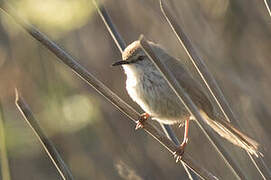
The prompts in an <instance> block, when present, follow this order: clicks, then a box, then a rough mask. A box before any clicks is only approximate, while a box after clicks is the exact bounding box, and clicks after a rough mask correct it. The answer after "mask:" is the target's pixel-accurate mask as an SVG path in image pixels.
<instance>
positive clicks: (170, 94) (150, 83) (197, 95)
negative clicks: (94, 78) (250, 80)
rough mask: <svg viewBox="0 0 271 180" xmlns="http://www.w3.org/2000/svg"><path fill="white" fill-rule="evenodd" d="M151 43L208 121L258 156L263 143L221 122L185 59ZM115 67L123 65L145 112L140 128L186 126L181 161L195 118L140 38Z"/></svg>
mask: <svg viewBox="0 0 271 180" xmlns="http://www.w3.org/2000/svg"><path fill="white" fill-rule="evenodd" d="M148 43H149V45H150V46H151V49H152V50H153V52H154V53H155V55H156V56H158V57H159V59H160V60H161V61H162V63H164V64H165V65H166V66H167V68H168V69H169V70H170V71H171V72H172V73H173V75H174V77H175V78H176V80H177V81H178V83H179V84H180V85H181V87H182V88H183V89H184V90H185V92H186V93H187V94H188V95H189V97H190V98H191V100H192V101H193V102H194V104H195V105H196V106H197V108H198V109H199V111H200V113H201V115H202V117H203V119H204V120H205V122H206V124H207V125H209V126H210V127H211V129H213V130H214V131H215V132H216V133H218V134H219V135H220V136H221V137H223V138H225V139H226V140H228V141H229V142H231V143H233V144H234V145H237V146H239V147H241V148H243V149H244V150H246V151H248V152H249V153H250V154H253V155H255V156H256V157H258V155H259V154H260V152H259V150H258V148H259V144H258V143H257V142H256V141H255V140H253V139H252V138H250V137H248V136H247V135H245V134H244V133H242V132H241V131H239V130H238V129H237V128H235V127H234V126H233V125H232V124H231V123H229V122H226V121H225V120H223V121H217V118H218V117H219V116H218V115H217V114H218V113H216V111H215V108H214V106H213V105H212V103H211V101H210V100H209V98H208V96H207V95H206V93H205V91H204V90H203V88H202V86H201V85H200V83H199V82H198V81H197V80H196V79H194V78H193V76H192V75H191V74H190V73H189V72H188V70H187V69H186V68H185V67H184V65H183V64H182V63H181V61H180V60H178V59H176V58H174V57H172V56H171V55H169V54H168V53H167V51H166V50H165V49H164V48H162V47H161V46H160V45H159V44H156V43H153V42H151V41H148ZM112 66H122V67H123V69H124V72H125V74H126V76H127V79H126V90H127V92H128V94H129V96H130V97H131V99H132V100H133V101H135V102H136V103H137V104H138V105H139V106H140V107H141V108H142V109H143V110H144V111H145V113H143V114H142V115H141V116H140V119H139V121H138V122H137V125H136V129H139V128H142V127H144V122H145V121H146V120H147V119H152V120H156V121H158V122H160V123H164V124H169V125H171V124H176V123H179V124H180V125H184V126H185V131H184V138H183V141H182V143H181V144H180V145H179V146H178V148H177V149H176V151H175V153H174V154H175V156H176V157H177V161H178V160H180V159H181V157H182V155H183V153H184V149H185V147H186V145H187V142H188V130H189V122H190V120H193V119H195V118H194V117H193V116H192V115H191V114H190V113H189V111H188V110H187V109H186V107H185V106H184V104H183V103H182V102H181V101H180V100H179V99H178V98H177V96H176V94H175V93H174V91H173V90H172V89H171V88H170V86H169V84H168V82H167V81H166V80H165V79H164V77H163V76H162V74H161V73H160V71H159V70H158V69H157V68H156V67H155V65H154V64H153V62H152V61H151V60H150V59H149V57H148V56H147V55H146V53H145V52H144V50H143V49H142V48H141V45H140V41H139V40H136V41H134V42H132V43H131V44H129V45H128V46H127V47H126V48H125V50H124V51H123V52H122V60H120V61H117V62H115V63H113V64H112ZM150 117H151V118H150ZM221 122H223V123H221Z"/></svg>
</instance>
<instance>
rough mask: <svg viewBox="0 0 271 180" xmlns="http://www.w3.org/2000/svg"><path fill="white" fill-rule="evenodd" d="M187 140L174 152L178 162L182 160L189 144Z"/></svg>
mask: <svg viewBox="0 0 271 180" xmlns="http://www.w3.org/2000/svg"><path fill="white" fill-rule="evenodd" d="M187 140H188V139H186V140H185V141H184V142H183V143H182V144H181V145H180V146H179V147H178V148H177V149H176V151H175V152H174V153H173V155H174V158H175V159H176V163H178V162H179V161H181V160H182V156H183V154H184V149H185V146H186V145H187Z"/></svg>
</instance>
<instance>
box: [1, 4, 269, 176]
mask: <svg viewBox="0 0 271 180" xmlns="http://www.w3.org/2000/svg"><path fill="white" fill-rule="evenodd" d="M10 2H11V3H12V5H13V6H14V7H15V8H16V9H17V12H18V13H20V14H21V16H22V17H24V18H26V19H27V20H28V21H29V22H31V23H32V24H34V25H35V26H36V27H37V28H39V29H40V30H41V31H42V32H44V33H45V34H47V35H48V36H49V37H50V38H51V39H53V40H54V41H56V42H57V43H58V44H59V45H60V46H61V47H63V48H64V49H65V50H66V51H67V52H69V53H70V54H72V55H73V56H74V57H76V58H77V59H78V60H79V62H80V63H81V64H82V65H83V66H85V67H86V68H87V69H88V70H89V71H90V72H91V73H93V74H94V75H95V76H96V77H97V78H98V79H100V80H101V81H102V82H103V83H104V84H105V85H107V86H108V87H110V88H111V89H112V90H113V91H114V92H116V93H117V94H118V95H119V96H120V97H121V98H123V99H124V100H126V101H127V102H128V103H129V104H130V105H132V106H133V107H134V108H136V109H137V110H138V111H139V112H141V113H142V110H141V109H140V108H139V107H138V106H137V105H136V104H135V103H134V102H133V101H132V100H131V99H130V98H129V96H128V94H127V92H126V90H125V79H126V77H125V75H124V73H123V70H122V69H121V68H120V67H115V68H112V67H111V64H112V63H113V62H115V61H116V60H120V59H121V54H120V52H119V50H118V49H117V47H116V45H115V44H114V42H113V40H112V38H111V36H110V35H109V33H108V31H107V30H106V28H105V26H104V24H103V22H102V20H101V18H100V17H99V16H98V14H97V12H96V10H95V8H94V6H93V4H92V2H91V1H89V0H69V1H59V0H47V1H42V0H13V1H10ZM103 2H104V5H105V7H106V9H107V10H108V12H109V14H110V15H111V17H112V19H113V21H114V23H115V25H116V27H117V28H118V30H119V32H120V33H121V35H122V36H123V37H124V39H125V41H126V43H127V44H129V43H131V42H133V41H134V40H136V39H138V37H139V35H140V34H144V35H145V36H146V38H148V39H149V40H151V41H154V42H157V43H159V44H161V45H162V46H163V47H164V48H165V49H167V50H168V51H169V52H170V53H171V54H172V55H174V56H176V57H178V58H179V59H181V60H182V62H183V63H184V64H185V65H186V67H187V68H188V69H189V70H190V71H191V72H192V73H193V74H194V75H195V78H198V77H197V75H196V73H195V70H194V68H193V67H192V65H191V63H190V61H189V59H188V57H187V55H186V54H185V51H184V50H183V48H182V47H181V46H180V44H179V43H178V41H177V38H176V37H175V35H174V34H173V32H172V30H171V29H170V27H169V26H168V24H167V22H166V20H165V18H164V17H163V16H162V13H161V11H160V9H159V2H158V1H157V0H133V1H131V0H130V1H123V0H114V1H112V0H104V1H103ZM169 5H171V9H172V13H173V14H174V15H175V16H176V17H177V18H178V22H179V23H180V24H181V25H182V26H183V27H184V30H185V32H186V33H187V35H188V36H189V38H190V39H191V41H192V42H193V45H194V46H195V48H196V50H197V52H198V54H199V55H200V56H201V57H202V58H203V59H204V60H205V62H206V64H207V66H208V68H209V69H210V71H211V72H212V73H213V74H214V76H215V78H216V80H217V81H218V84H219V85H220V87H221V88H222V91H223V92H224V94H225V97H226V98H227V100H228V101H229V104H230V105H231V107H232V109H233V111H234V113H235V114H236V117H237V119H238V120H239V122H240V125H241V127H242V128H241V129H242V131H243V132H245V133H246V134H248V135H249V136H250V137H252V138H253V139H255V140H257V141H258V142H259V143H260V144H261V151H262V153H263V154H264V160H265V162H266V164H267V166H268V167H270V165H271V155H270V153H269V152H270V150H271V141H270V138H271V112H270V108H271V95H270V89H271V78H270V77H271V61H270V52H271V39H270V37H271V18H270V16H269V15H268V12H267V10H266V8H265V6H264V2H263V1H258V0H250V1H234V0H219V1H217V0H206V1H201V0H190V1H179V0H170V1H169ZM0 17H1V19H0V21H1V22H0V102H1V111H0V112H2V115H1V116H0V118H1V121H2V123H4V130H5V132H6V134H5V135H6V143H7V152H8V158H9V165H10V174H11V178H12V179H16V180H17V179H18V180H19V179H20V180H24V179H25V180H26V179H27V180H29V179H31V180H32V179H33V180H36V179H39V180H43V179H44V180H45V179H60V176H59V175H58V172H57V170H56V169H55V167H54V165H53V164H52V162H51V161H50V159H49V158H48V156H47V155H46V153H45V151H44V149H43V148H42V147H41V144H40V143H39V141H38V140H37V138H36V137H35V135H34V133H33V131H32V130H31V129H30V127H29V126H28V125H27V124H26V122H25V121H24V119H23V118H22V116H21V114H20V113H19V111H18V110H17V108H16V107H15V104H14V100H15V96H14V87H15V86H17V87H19V88H20V90H21V92H22V94H23V96H24V98H25V100H26V101H27V102H28V104H29V105H30V107H31V109H32V111H33V113H34V116H35V117H36V119H37V120H38V121H39V123H40V125H41V127H42V128H43V130H44V131H45V132H46V134H47V135H48V136H49V137H50V138H51V140H52V141H53V143H54V144H55V145H56V147H57V149H58V150H59V152H60V154H61V155H62V157H63V158H64V161H65V162H66V163H67V164H68V166H69V167H70V169H71V171H72V173H73V175H74V177H75V179H80V180H81V179H82V180H87V179H100V180H103V179H112V180H117V179H129V180H141V179H142V180H143V179H188V177H187V175H186V174H185V172H184V170H183V168H182V167H181V166H179V165H176V163H175V160H174V159H173V157H172V155H170V154H169V152H168V151H167V150H166V149H165V148H164V147H162V146H161V145H160V144H159V143H158V142H156V141H155V140H154V139H152V138H151V137H150V136H149V135H147V134H146V133H145V132H144V131H143V130H139V131H135V130H134V128H135V124H134V123H132V122H131V121H130V120H129V119H128V118H127V117H126V116H125V115H123V114H122V113H120V112H119V111H118V110H117V109H116V108H115V107H114V106H113V105H111V104H110V103H109V102H108V101H107V100H105V99H104V98H103V97H102V96H100V95H99V94H98V93H96V92H95V91H94V90H93V89H92V88H91V87H89V86H88V85H86V83H85V82H83V81H82V80H81V79H80V78H78V77H77V76H76V75H75V74H74V73H73V72H71V70H70V69H68V68H67V67H66V66H65V65H63V64H62V63H61V62H60V61H59V60H58V59H57V58H56V57H55V56H54V55H53V54H52V53H50V52H49V51H48V50H47V49H46V48H44V47H43V46H42V45H40V44H39V43H38V42H37V41H36V40H34V39H33V38H32V37H30V36H29V35H28V34H27V33H26V32H24V30H23V29H21V28H20V27H19V26H18V25H16V23H14V21H13V20H12V19H11V18H10V17H8V16H6V14H4V13H3V12H2V11H1V13H0ZM176 127H177V126H176ZM176 127H173V128H174V131H175V132H176V134H177V135H178V137H179V139H180V140H182V134H183V128H176ZM190 135H191V136H190V139H189V145H188V147H187V151H186V153H189V154H190V155H191V156H192V157H193V158H194V159H195V160H196V161H198V163H199V164H200V165H202V166H203V167H205V168H206V169H208V170H209V171H210V172H212V173H213V174H215V175H217V176H218V177H220V178H221V179H234V176H233V174H232V172H231V171H230V170H229V168H228V167H227V166H226V165H225V163H224V162H223V160H222V159H221V158H220V157H219V156H218V154H217V153H216V151H215V150H214V148H213V147H212V146H211V145H210V143H209V142H208V141H207V139H206V138H205V137H204V135H203V133H202V132H201V131H200V130H199V128H198V127H197V125H196V123H194V122H193V123H191V127H190ZM218 139H219V140H220V141H221V143H222V145H223V146H224V147H225V148H226V149H228V152H229V153H230V154H231V156H232V158H233V159H234V161H235V162H236V163H237V165H238V166H239V168H240V169H242V171H243V172H244V173H245V174H246V175H247V178H248V179H259V175H258V173H257V171H256V169H255V167H254V166H253V165H252V163H251V162H250V160H249V158H248V156H247V154H246V153H245V152H244V151H243V150H241V149H239V148H236V147H233V145H231V144H230V143H228V142H226V141H225V140H223V139H221V138H218ZM2 158H3V157H2Z"/></svg>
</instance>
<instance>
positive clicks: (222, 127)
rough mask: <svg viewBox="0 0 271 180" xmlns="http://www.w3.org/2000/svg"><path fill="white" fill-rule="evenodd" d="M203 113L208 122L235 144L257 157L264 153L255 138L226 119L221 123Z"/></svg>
mask: <svg viewBox="0 0 271 180" xmlns="http://www.w3.org/2000/svg"><path fill="white" fill-rule="evenodd" d="M202 114H203V115H204V116H203V117H204V119H205V120H206V123H207V124H208V125H209V126H210V127H211V128H212V129H213V130H214V131H215V132H216V133H218V134H219V135H220V136H221V137H223V138H225V139H227V140H228V141H230V142H231V143H233V144H234V145H237V146H239V147H241V148H243V149H245V150H246V151H248V152H249V153H250V154H254V155H255V156H256V157H258V156H259V155H262V154H261V153H260V152H259V150H258V148H259V144H258V143H257V142H256V141H255V140H253V139H251V138H249V137H248V136H246V135H245V134H243V133H242V132H240V131H239V130H237V129H236V128H235V127H233V126H232V125H231V124H230V123H228V122H226V121H222V122H221V123H220V122H217V121H214V120H212V119H211V118H209V117H208V116H207V115H206V114H205V113H202Z"/></svg>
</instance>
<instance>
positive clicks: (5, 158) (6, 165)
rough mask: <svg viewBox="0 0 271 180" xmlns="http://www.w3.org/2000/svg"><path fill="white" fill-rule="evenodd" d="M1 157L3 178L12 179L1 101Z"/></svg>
mask: <svg viewBox="0 0 271 180" xmlns="http://www.w3.org/2000/svg"><path fill="white" fill-rule="evenodd" d="M0 159H1V174H2V178H3V180H10V179H11V178H10V167H9V162H8V153H7V145H6V133H5V120H4V111H3V107H2V104H1V102H0Z"/></svg>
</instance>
